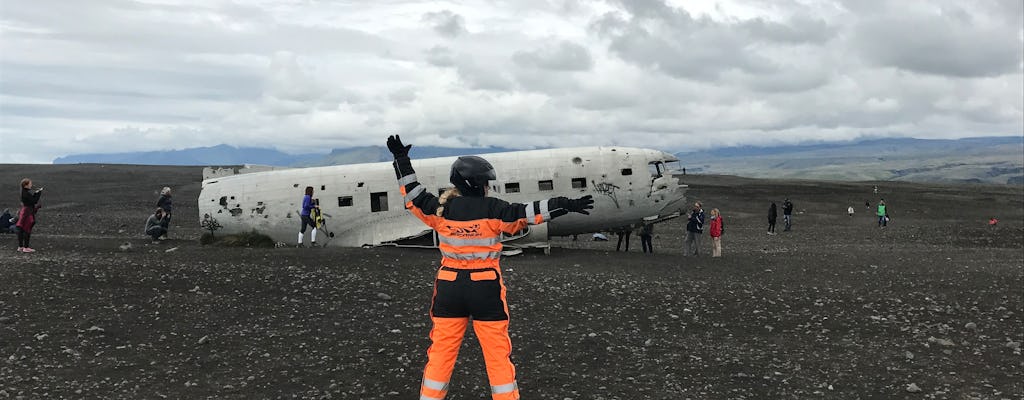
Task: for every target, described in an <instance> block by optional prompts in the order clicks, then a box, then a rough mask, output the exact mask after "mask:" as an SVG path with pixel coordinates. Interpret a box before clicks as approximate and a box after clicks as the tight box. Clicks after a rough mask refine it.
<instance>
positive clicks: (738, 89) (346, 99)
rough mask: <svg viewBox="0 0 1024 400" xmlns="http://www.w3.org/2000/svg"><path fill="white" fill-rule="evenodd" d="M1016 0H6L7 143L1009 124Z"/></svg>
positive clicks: (3, 127) (605, 140)
mask: <svg viewBox="0 0 1024 400" xmlns="http://www.w3.org/2000/svg"><path fill="white" fill-rule="evenodd" d="M974 3H976V4H974ZM1022 5H1024V2H1022V1H1020V0H992V1H982V2H966V1H959V0H950V1H928V2H918V1H874V0H849V1H827V0H821V1H818V0H770V1H769V0H747V1H742V2H740V1H727V0H721V1H703V0H702V1H674V0H669V1H665V0H605V1H586V0H492V1H471V0H467V1H431V2H426V1H403V0H372V1H371V0H364V1H344V0H338V1H327V0H322V1H321V0H275V1H269V0H251V1H241V0H240V1H234V2H231V1H221V0H202V1H199V0H197V1H183V0H145V1H129V0H97V1H68V0H32V1H17V0H0V163H4V162H7V163H10V162H19V163H20V162H50V161H51V160H52V159H53V158H55V157H58V156H63V155H67V154H74V153H87V152H120V151H139V150H157V149H180V148H188V147H197V146H209V145H216V144H221V143H226V144H231V145H237V146H243V145H244V146H260V147H273V148H277V149H280V150H283V151H287V152H326V151H327V150H328V149H330V148H333V147H348V146H359V145H371V144H374V145H380V144H383V141H384V138H385V137H386V135H387V134H389V133H401V134H402V136H403V138H407V141H409V142H412V143H414V144H421V145H428V144H429V145H441V146H452V147H462V146H504V147H511V148H535V147H565V146H578V145H591V144H608V145H633V146H642V147H654V148H661V149H666V150H673V151H680V150H697V149H704V148H709V147H719V146H727V145H740V144H750V145H775V144H792V143H803V142H809V141H823V140H824V141H833V140H836V141H838V140H850V139H855V138H860V137H880V136H909V137H919V138H958V137H968V136H1003V135H1022V134H1024V133H1022V132H1024V106H1022V102H1024V100H1022V99H1024V79H1022V69H1024V64H1022V56H1024V6H1022Z"/></svg>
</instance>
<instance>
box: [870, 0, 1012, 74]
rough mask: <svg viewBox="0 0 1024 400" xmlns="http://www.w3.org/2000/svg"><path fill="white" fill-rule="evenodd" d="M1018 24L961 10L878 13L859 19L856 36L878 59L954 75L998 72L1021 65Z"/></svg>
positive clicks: (874, 59)
mask: <svg viewBox="0 0 1024 400" xmlns="http://www.w3.org/2000/svg"><path fill="white" fill-rule="evenodd" d="M961 11H962V10H961ZM965 18H966V19H965ZM1019 28H1020V27H1016V29H1015V27H1013V26H1010V25H988V24H985V23H983V22H982V21H977V20H975V19H973V18H971V17H969V16H966V15H965V14H960V13H957V14H954V15H948V14H947V15H931V16H928V15H914V16H903V17H900V18H892V17H880V18H874V19H871V20H868V21H864V22H863V23H861V24H859V25H858V26H857V27H856V31H855V34H856V36H855V39H854V42H855V44H856V46H857V47H858V50H859V51H860V52H861V54H863V55H864V57H866V58H867V59H868V60H870V61H872V62H874V63H876V64H877V65H882V66H891V67H896V68H900V69H903V70H907V71H912V72H921V73H927V74H936V75H945V76H954V77H982V76H998V75H1002V74H1006V73H1013V72H1018V71H1020V64H1021V60H1022V58H1021V55H1022V51H1021V49H1022V43H1021V41H1020V39H1019V38H1018V35H1019V32H1020V31H1019Z"/></svg>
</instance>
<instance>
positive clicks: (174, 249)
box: [164, 247, 178, 253]
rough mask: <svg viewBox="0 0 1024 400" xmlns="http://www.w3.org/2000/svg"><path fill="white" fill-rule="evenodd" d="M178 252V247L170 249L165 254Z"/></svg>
mask: <svg viewBox="0 0 1024 400" xmlns="http://www.w3.org/2000/svg"><path fill="white" fill-rule="evenodd" d="M177 250H178V248H177V247H171V248H169V249H167V250H164V253H170V252H173V251H177Z"/></svg>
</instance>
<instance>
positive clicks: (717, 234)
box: [710, 208, 725, 257]
mask: <svg viewBox="0 0 1024 400" xmlns="http://www.w3.org/2000/svg"><path fill="white" fill-rule="evenodd" d="M724 232H725V225H724V221H723V220H722V213H721V212H720V211H718V209H717V208H712V209H711V232H710V235H711V257H721V256H722V233H724Z"/></svg>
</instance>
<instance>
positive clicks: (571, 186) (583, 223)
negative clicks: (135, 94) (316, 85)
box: [199, 147, 686, 246]
mask: <svg viewBox="0 0 1024 400" xmlns="http://www.w3.org/2000/svg"><path fill="white" fill-rule="evenodd" d="M413 153H414V155H415V150H414V151H413ZM481 156H482V157H483V158H485V159H487V160H488V161H489V162H490V163H491V164H492V165H493V166H494V168H495V171H496V173H497V180H495V181H492V182H491V191H490V196H494V197H497V198H500V199H503V200H505V201H508V202H514V203H526V202H530V201H534V200H544V199H548V198H551V197H557V196H566V197H569V198H575V197H580V196H584V195H588V194H589V195H593V196H594V209H593V210H592V211H591V215H581V214H569V215H566V216H563V217H560V218H557V219H554V220H552V221H551V222H549V223H548V224H546V226H545V227H544V229H546V235H544V236H545V237H544V238H541V239H543V240H546V239H547V236H565V235H573V234H581V233H589V232H598V231H608V230H614V229H621V228H625V227H629V226H634V227H635V226H638V225H639V224H640V223H642V222H643V221H659V220H664V219H668V218H672V217H675V216H678V215H679V213H680V212H681V211H682V210H683V209H684V206H685V204H684V203H685V191H686V186H685V185H682V184H681V183H680V182H679V181H678V179H677V178H676V177H674V176H672V175H671V174H669V173H666V171H665V168H666V167H665V164H666V163H671V162H675V161H677V160H676V157H674V156H673V155H671V154H668V153H665V152H662V151H658V150H649V149H637V148H627V147H582V148H568V149H548V150H530V151H517V152H507V153H493V154H483V155H481ZM455 159H456V157H441V158H430V159H419V160H417V159H413V160H412V165H413V168H415V169H416V175H417V177H418V179H419V181H420V183H421V184H423V185H424V186H425V187H426V188H427V190H430V191H431V192H433V193H434V194H435V195H436V194H438V193H439V191H440V190H441V189H442V188H448V187H450V186H451V185H450V184H449V173H450V170H451V165H452V162H454V161H455ZM307 186H312V187H313V188H314V194H313V197H314V198H316V199H319V201H320V208H321V210H322V212H323V214H324V216H325V219H326V224H325V225H326V226H325V229H322V230H323V231H326V232H320V233H319V234H320V235H322V236H321V238H322V239H320V240H318V241H319V242H320V243H325V244H329V245H331V246H368V245H369V246H372V245H380V244H385V243H395V242H398V241H401V240H404V239H409V238H415V237H419V236H423V235H424V234H425V233H429V232H430V229H429V228H428V227H427V226H425V225H424V224H423V223H422V222H420V221H419V220H418V219H416V218H415V217H413V216H412V215H411V214H410V213H409V212H408V211H406V210H405V208H404V205H403V204H402V196H401V194H400V193H399V191H398V182H397V180H396V178H395V172H394V168H393V167H392V165H391V163H389V162H380V163H370V164H354V165H339V166H331V167H317V168H297V169H285V170H274V171H267V172H256V173H242V174H239V175H233V176H220V177H214V178H211V179H206V180H204V181H203V189H202V193H200V196H199V215H200V218H208V217H212V218H215V219H216V220H217V222H218V223H220V225H221V226H223V228H222V229H221V230H218V231H217V234H222V233H226V234H231V233H239V232H246V231H250V230H256V231H259V232H261V233H264V234H267V235H269V236H271V237H272V238H274V240H276V241H280V242H285V243H292V242H293V241H295V238H296V234H297V233H298V231H299V227H300V217H299V210H300V209H301V207H302V197H303V190H304V189H305V187H307ZM329 234H333V237H331V236H329ZM534 239H537V238H534Z"/></svg>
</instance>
